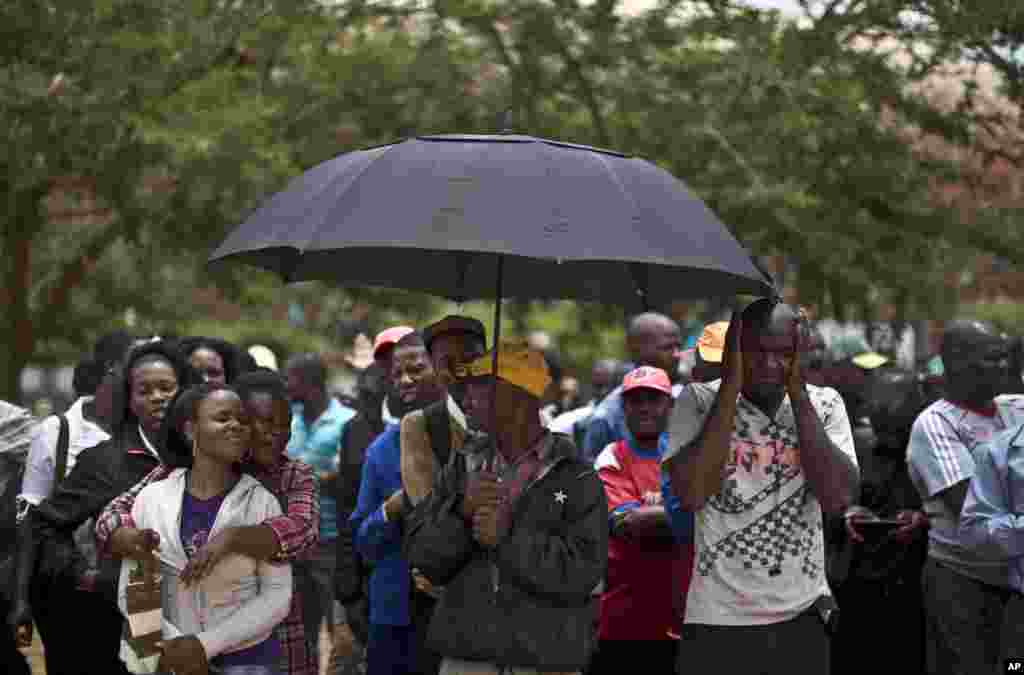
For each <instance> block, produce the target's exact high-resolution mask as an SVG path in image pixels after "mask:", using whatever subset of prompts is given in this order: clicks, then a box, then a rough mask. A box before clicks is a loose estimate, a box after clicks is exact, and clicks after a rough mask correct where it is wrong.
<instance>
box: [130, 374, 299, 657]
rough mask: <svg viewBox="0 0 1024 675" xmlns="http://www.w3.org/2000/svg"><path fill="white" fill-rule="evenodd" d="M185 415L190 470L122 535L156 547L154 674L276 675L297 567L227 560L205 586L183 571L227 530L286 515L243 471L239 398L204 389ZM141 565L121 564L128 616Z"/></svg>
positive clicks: (191, 394)
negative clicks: (279, 633) (280, 632)
mask: <svg viewBox="0 0 1024 675" xmlns="http://www.w3.org/2000/svg"><path fill="white" fill-rule="evenodd" d="M180 405H181V406H183V407H184V408H185V409H186V410H187V412H188V421H187V422H186V423H185V434H186V436H187V437H188V438H189V439H190V440H191V443H192V447H193V457H192V466H191V468H179V469H175V470H174V471H173V472H172V473H171V474H170V476H168V477H167V478H166V479H165V480H162V481H159V482H155V483H152V484H150V485H148V486H147V487H145V488H144V489H143V490H142V491H141V492H140V493H139V495H138V497H137V498H136V499H135V503H134V506H133V507H132V510H131V528H132V529H127V530H125V531H123V532H122V533H121V537H122V538H128V539H138V540H140V541H142V542H145V543H146V544H148V545H149V546H148V547H150V548H152V545H153V544H156V553H157V557H158V559H159V563H160V570H161V575H160V580H161V582H160V583H161V596H162V614H163V627H162V633H163V638H164V640H163V642H162V643H161V645H160V649H161V652H162V653H161V655H160V657H159V662H158V664H157V671H158V672H173V673H180V674H182V675H185V674H189V673H204V672H207V671H208V670H212V669H215V670H216V671H217V672H220V673H222V674H223V675H277V674H278V673H280V670H279V668H278V664H279V661H280V659H281V644H280V642H279V640H278V639H277V638H276V637H275V634H274V629H275V628H276V627H277V625H278V624H279V623H281V622H282V621H283V620H284V619H285V618H286V617H287V616H288V613H289V608H290V603H291V596H292V572H291V566H290V565H287V564H274V565H272V564H270V563H268V562H266V561H263V560H257V559H255V558H253V557H250V556H247V555H242V554H239V553H230V554H227V555H224V556H223V557H222V558H221V559H220V560H219V562H217V563H216V564H215V565H214V566H212V568H211V569H209V570H208V571H207V572H206V573H205V575H203V576H202V577H199V576H197V575H195V574H191V575H190V574H188V573H187V570H188V568H189V565H190V563H191V561H192V560H193V559H194V557H195V556H196V555H197V554H198V553H199V552H200V551H202V550H203V549H204V548H205V546H206V543H207V541H208V540H209V539H211V538H213V537H215V536H216V535H218V534H219V533H220V532H222V531H224V530H225V529H226V528H230V527H240V526H243V527H244V526H249V525H259V524H261V523H263V522H264V521H265V520H267V519H270V518H274V517H276V516H279V515H281V507H280V506H279V504H278V500H277V498H276V497H274V495H272V494H271V493H270V492H269V491H268V490H267V489H265V488H264V487H263V486H261V485H260V483H259V481H257V480H256V479H255V478H253V477H252V476H249V475H247V474H244V473H242V472H241V470H240V463H241V461H242V459H243V457H244V456H245V454H246V452H247V448H248V445H249V441H250V437H251V436H250V430H249V427H248V425H247V422H246V417H245V412H244V410H243V406H242V401H241V399H240V398H239V396H238V394H237V393H236V392H235V391H234V390H233V389H230V388H228V387H224V386H219V385H209V384H206V385H200V386H199V387H196V388H194V389H192V390H190V391H188V392H186V393H185V394H184V395H183V397H182V400H181V401H180ZM136 564H137V563H136V562H135V561H125V562H124V563H123V567H122V571H121V581H120V586H119V594H118V602H119V605H120V606H121V608H122V610H125V609H126V607H127V605H128V590H127V588H128V584H129V579H130V576H131V573H132V570H133V569H134V566H135V565H136Z"/></svg>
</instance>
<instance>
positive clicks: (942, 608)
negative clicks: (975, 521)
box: [922, 558, 1010, 675]
mask: <svg viewBox="0 0 1024 675" xmlns="http://www.w3.org/2000/svg"><path fill="white" fill-rule="evenodd" d="M922 587H923V590H924V603H925V614H926V617H927V624H926V635H927V649H928V651H927V657H928V673H929V675H977V674H978V673H994V672H998V669H999V668H1001V666H1002V664H1001V661H1000V642H1001V640H1000V633H1001V632H1002V631H1003V619H1004V614H1005V610H1006V603H1007V600H1008V599H1009V597H1010V591H1009V590H1007V589H1003V588H999V587H996V586H989V585H988V584H983V583H981V582H980V581H976V580H974V579H971V578H970V577H965V576H964V575H962V574H960V573H958V572H954V571H953V570H952V569H950V568H948V567H946V566H945V565H943V564H942V563H940V562H936V561H935V560H933V559H931V558H928V562H926V563H925V566H924V578H923V579H922Z"/></svg>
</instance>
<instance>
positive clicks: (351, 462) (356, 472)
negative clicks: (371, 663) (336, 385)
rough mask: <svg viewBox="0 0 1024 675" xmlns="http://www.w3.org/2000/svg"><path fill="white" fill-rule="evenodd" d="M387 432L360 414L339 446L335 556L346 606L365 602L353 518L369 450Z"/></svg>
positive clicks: (339, 593)
mask: <svg viewBox="0 0 1024 675" xmlns="http://www.w3.org/2000/svg"><path fill="white" fill-rule="evenodd" d="M383 430H384V426H383V424H380V425H377V424H374V423H373V422H371V421H370V420H369V419H368V418H367V417H366V415H364V414H363V413H358V414H357V415H356V416H355V417H353V418H352V419H351V420H349V422H348V424H346V425H345V429H344V431H343V432H342V435H341V440H340V442H339V443H338V479H337V480H336V481H335V490H334V496H335V499H336V500H337V503H338V539H337V554H336V556H335V572H334V594H335V599H336V600H338V602H340V603H342V604H345V605H347V604H350V603H354V602H357V601H359V600H360V599H362V597H363V595H365V593H364V588H363V587H364V585H365V583H364V582H365V580H366V576H367V575H366V574H365V571H366V570H365V563H364V562H363V560H362V558H361V557H360V556H359V555H358V553H357V552H356V549H355V532H354V531H353V529H352V524H351V523H350V522H349V518H350V517H351V516H352V512H353V511H355V509H356V502H357V501H358V500H359V484H360V481H361V479H362V474H363V460H364V459H365V458H366V449H367V448H368V447H370V444H371V443H373V441H374V440H375V439H376V438H377V436H379V435H380V434H381V433H382V432H383Z"/></svg>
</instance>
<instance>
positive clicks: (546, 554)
mask: <svg viewBox="0 0 1024 675" xmlns="http://www.w3.org/2000/svg"><path fill="white" fill-rule="evenodd" d="M492 358H493V355H487V356H484V357H482V358H480V359H478V360H476V361H474V362H472V363H470V364H468V365H467V366H466V367H465V368H464V369H462V370H461V373H462V374H463V375H464V376H465V377H467V378H469V380H468V382H467V394H468V395H467V400H468V405H467V408H468V409H469V414H470V416H471V417H472V418H473V419H474V420H476V421H477V422H478V423H479V424H480V426H482V427H483V428H484V429H485V430H487V431H488V432H489V436H488V437H486V438H475V439H473V440H472V441H470V442H469V443H467V444H466V445H465V446H464V447H463V448H462V449H461V450H460V451H459V453H458V455H456V456H455V458H454V460H453V461H452V462H450V463H449V464H448V465H447V466H446V467H444V468H443V469H442V470H441V472H440V476H439V478H438V481H437V483H436V485H435V487H434V489H433V491H432V492H431V493H430V495H429V496H428V497H427V499H425V500H424V501H423V502H421V503H420V505H419V506H417V507H416V509H415V510H414V511H412V512H411V513H410V514H408V515H407V517H406V530H405V549H406V552H407V556H408V558H409V563H410V565H411V566H413V567H416V568H418V569H419V570H420V571H421V572H422V573H423V574H424V575H425V576H426V578H427V579H429V580H430V581H431V582H432V583H433V584H436V585H444V587H445V591H444V593H443V595H442V596H441V599H440V600H439V602H438V605H437V609H436V611H435V612H434V617H433V620H432V621H431V624H430V629H429V644H430V646H431V648H433V649H435V650H437V651H438V652H440V653H441V654H442V656H443V657H444V661H443V662H442V666H441V674H442V675H497V674H498V673H503V672H508V671H507V669H510V668H511V669H514V672H516V673H517V674H529V673H535V672H540V671H544V672H566V673H574V672H579V671H581V670H582V669H583V668H584V667H585V666H586V664H587V661H588V659H589V656H590V652H591V650H592V647H593V635H592V626H593V620H594V615H593V608H592V605H591V603H590V593H591V591H592V589H593V588H594V586H595V585H596V584H597V582H598V581H599V580H600V579H601V577H602V575H603V574H604V570H605V566H606V562H607V556H608V520H607V518H608V507H607V501H606V499H605V494H604V489H603V487H602V485H601V482H600V480H599V479H598V478H597V475H596V473H595V472H594V470H593V468H592V467H591V466H589V465H588V464H584V463H582V462H580V461H579V459H578V458H577V456H576V448H575V447H574V446H573V445H572V443H571V442H570V441H568V439H566V438H565V437H563V436H560V435H557V434H551V433H549V432H548V431H547V430H546V429H545V428H544V427H543V426H542V425H541V423H540V416H539V413H540V404H541V397H542V396H543V395H544V392H545V390H546V389H547V386H548V384H549V383H550V381H551V380H550V376H549V375H548V373H547V366H546V364H545V362H544V357H543V355H542V354H541V353H540V352H537V351H534V350H530V349H528V348H526V347H524V346H522V345H518V344H512V343H503V344H502V346H501V348H500V352H499V354H498V367H497V377H495V373H494V368H493V361H492Z"/></svg>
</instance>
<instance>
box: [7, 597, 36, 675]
mask: <svg viewBox="0 0 1024 675" xmlns="http://www.w3.org/2000/svg"><path fill="white" fill-rule="evenodd" d="M10 611H11V606H10V604H9V603H8V601H7V598H6V596H5V595H4V594H3V593H0V617H2V618H3V620H4V623H3V630H2V631H0V633H2V635H0V673H4V674H5V675H29V674H30V672H31V671H30V670H29V667H28V661H26V660H25V657H24V656H23V655H22V653H21V652H20V651H18V645H17V643H16V642H15V641H14V633H13V632H12V631H9V630H7V615H8V614H9V613H10Z"/></svg>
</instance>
